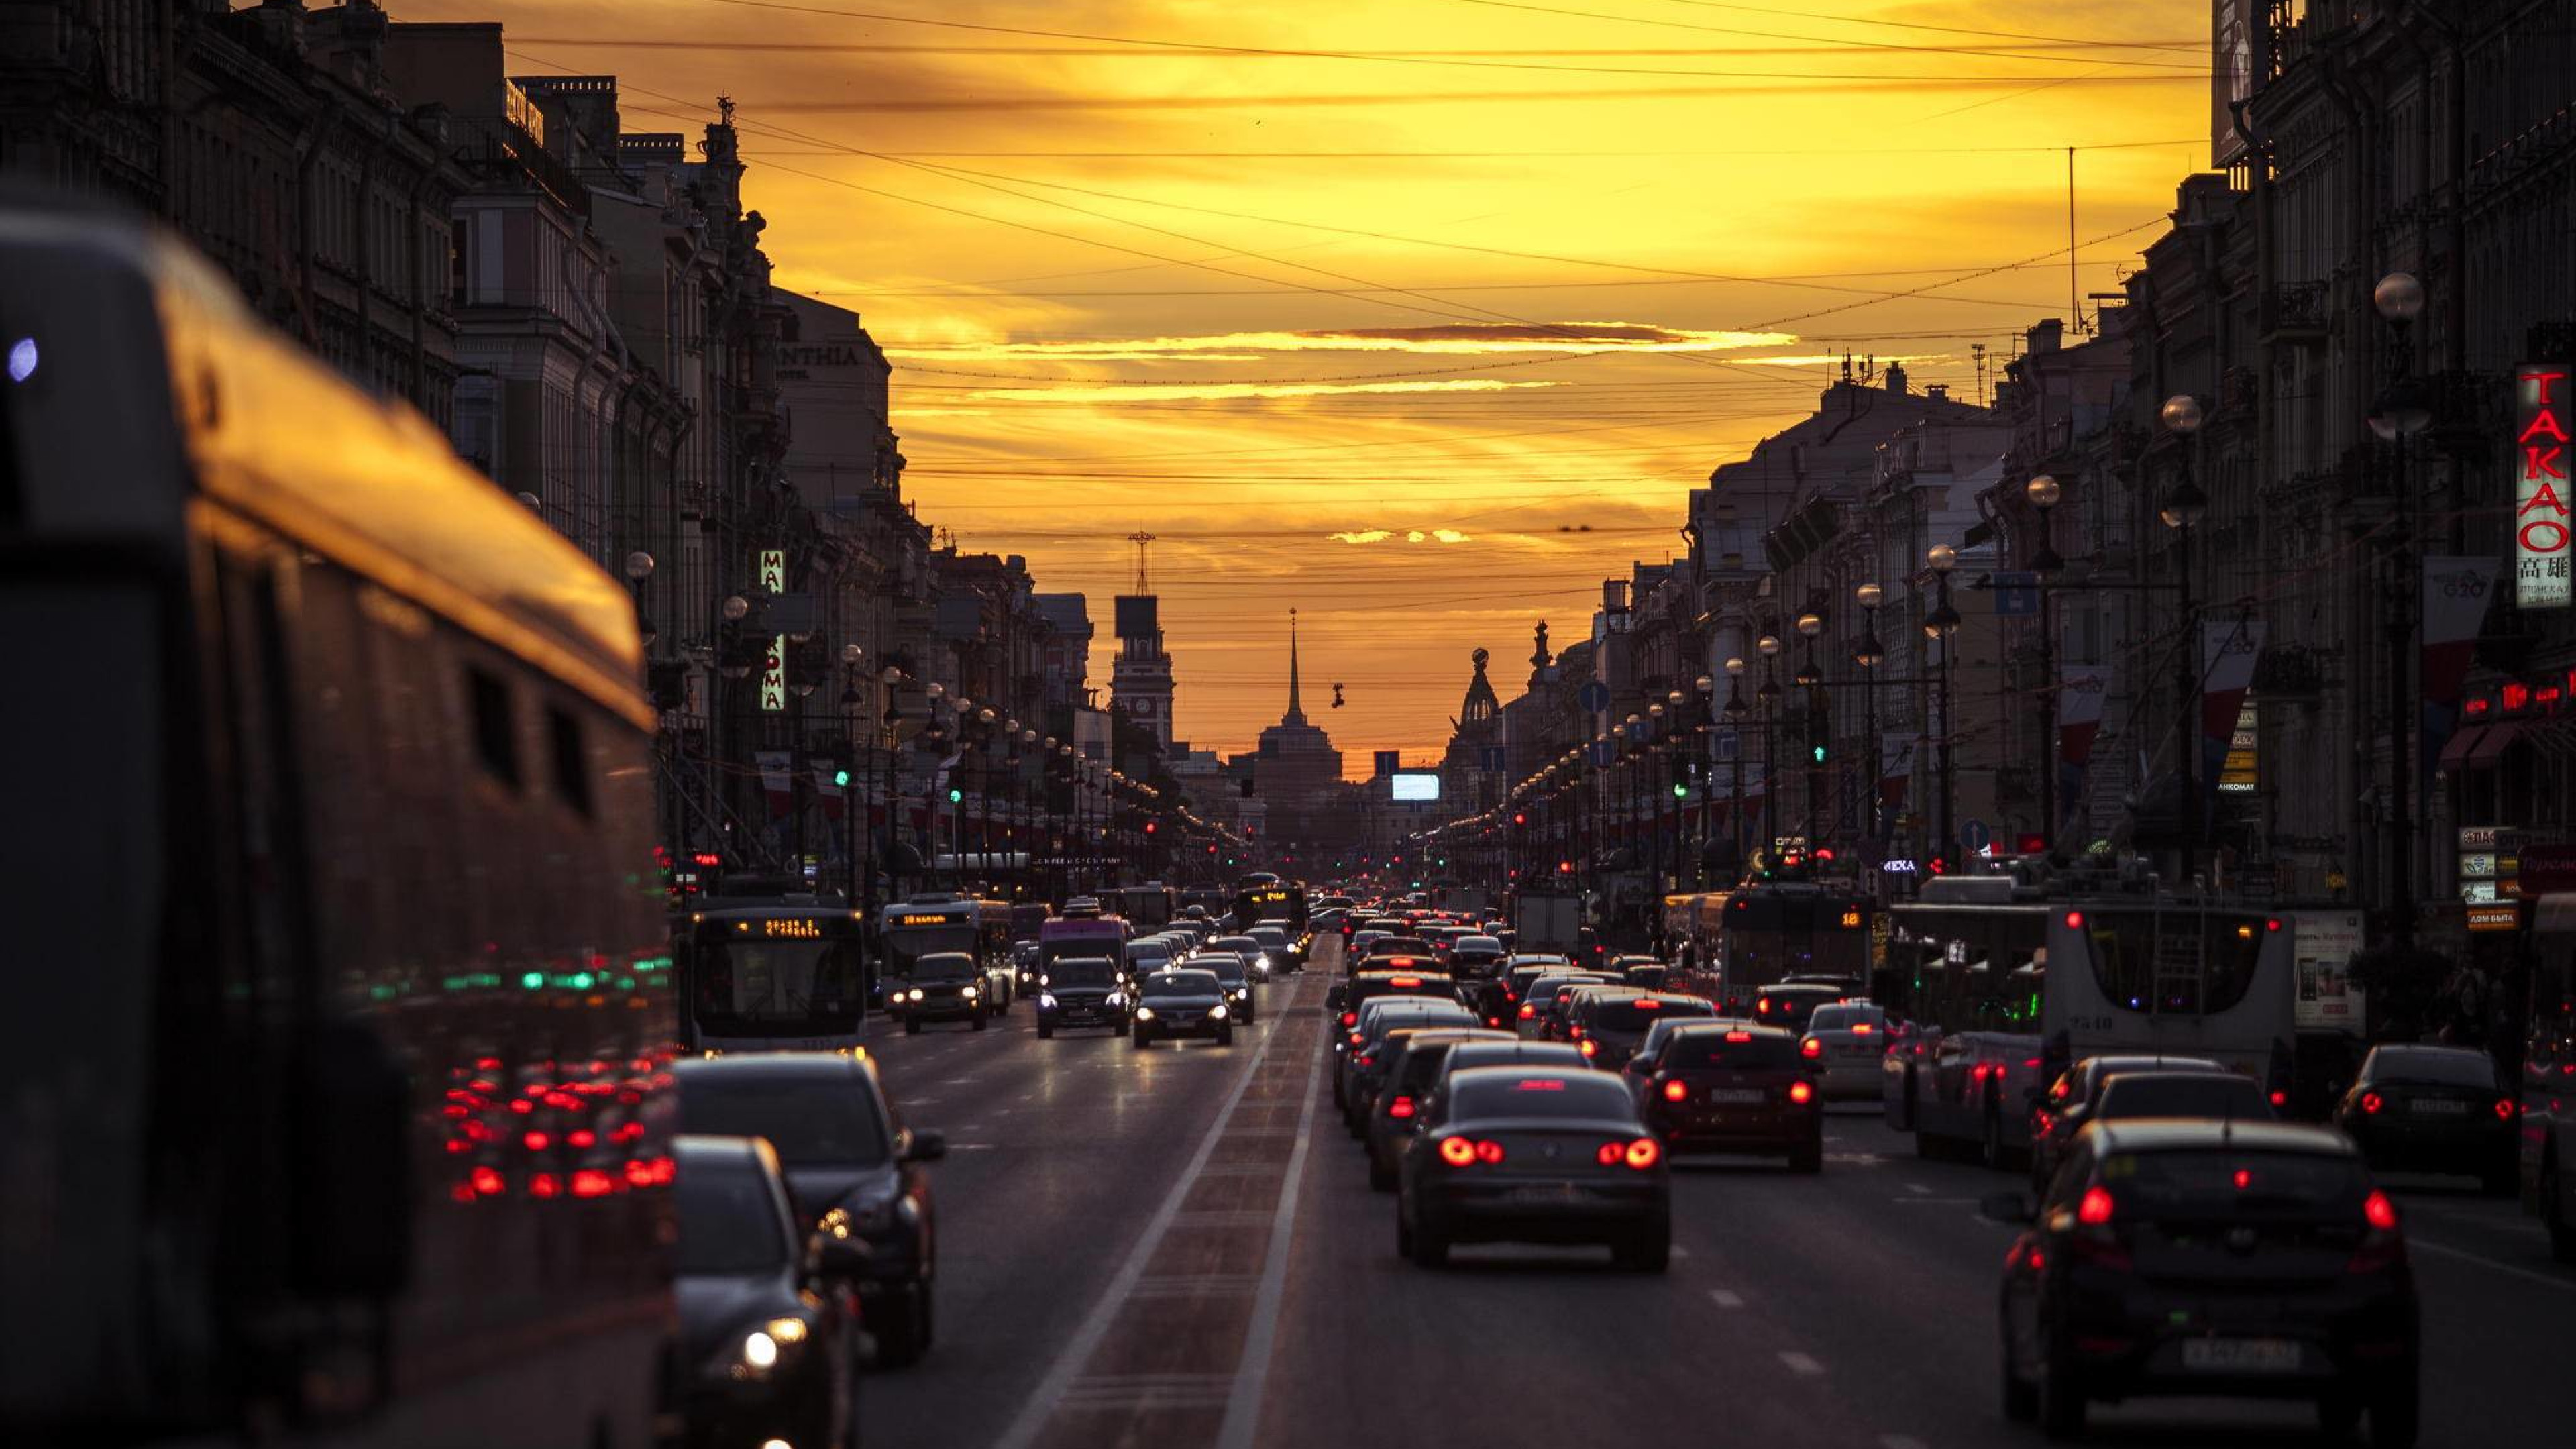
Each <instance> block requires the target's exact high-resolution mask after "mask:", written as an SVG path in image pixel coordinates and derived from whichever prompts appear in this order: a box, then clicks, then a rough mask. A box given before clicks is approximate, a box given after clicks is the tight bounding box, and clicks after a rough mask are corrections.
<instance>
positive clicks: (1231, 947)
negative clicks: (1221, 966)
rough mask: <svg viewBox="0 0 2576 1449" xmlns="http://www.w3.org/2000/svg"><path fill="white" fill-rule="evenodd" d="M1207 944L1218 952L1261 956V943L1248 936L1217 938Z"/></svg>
mask: <svg viewBox="0 0 2576 1449" xmlns="http://www.w3.org/2000/svg"><path fill="white" fill-rule="evenodd" d="M1208 944H1209V945H1211V946H1214V947H1216V948H1217V949H1218V950H1220V951H1250V952H1252V953H1253V954H1254V955H1256V956H1257V955H1259V954H1261V943H1260V942H1259V941H1256V940H1254V939H1252V938H1251V937H1250V936H1219V937H1217V938H1216V939H1215V940H1213V941H1210V942H1208Z"/></svg>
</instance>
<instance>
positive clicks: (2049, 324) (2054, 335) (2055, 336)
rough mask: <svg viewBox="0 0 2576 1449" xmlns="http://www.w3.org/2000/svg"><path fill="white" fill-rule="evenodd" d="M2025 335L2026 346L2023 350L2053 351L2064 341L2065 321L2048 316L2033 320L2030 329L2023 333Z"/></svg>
mask: <svg viewBox="0 0 2576 1449" xmlns="http://www.w3.org/2000/svg"><path fill="white" fill-rule="evenodd" d="M2025 337H2026V339H2027V342H2028V346H2027V348H2026V349H2025V350H2027V351H2030V352H2055V351H2056V350H2057V349H2058V348H2059V347H2060V346H2062V345H2064V343H2065V341H2066V323H2065V322H2064V320H2062V319H2060V318H2056V317H2050V318H2047V319H2045V320H2043V321H2039V322H2034V323H2032V324H2031V328H2030V331H2029V332H2028V333H2026V334H2025Z"/></svg>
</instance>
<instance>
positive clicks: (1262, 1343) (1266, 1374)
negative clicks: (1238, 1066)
mask: <svg viewBox="0 0 2576 1449" xmlns="http://www.w3.org/2000/svg"><path fill="white" fill-rule="evenodd" d="M1267 1041H1268V1039H1267V1038H1264V1044H1265V1045H1266V1044H1267ZM1323 1062H1324V1054H1323V1053H1322V1052H1316V1053H1314V1055H1313V1056H1311V1057H1310V1058H1309V1059H1308V1060H1307V1063H1306V1089H1305V1105H1303V1106H1302V1107H1300V1108H1298V1110H1297V1145H1296V1146H1294V1147H1291V1148H1290V1149H1288V1171H1287V1173H1286V1174H1285V1175H1284V1176H1282V1177H1281V1178H1280V1179H1279V1205H1278V1207H1277V1208H1276V1209H1275V1210H1274V1211H1273V1212H1272V1214H1271V1220H1270V1242H1269V1245H1268V1246H1267V1247H1266V1248H1264V1249H1263V1251H1262V1261H1261V1289H1260V1291H1259V1292H1257V1293H1255V1294H1254V1295H1253V1299H1252V1326H1251V1328H1250V1329H1249V1330H1248V1331H1246V1333H1245V1334H1244V1337H1243V1356H1242V1357H1241V1358H1239V1359H1237V1360H1235V1365H1234V1388H1233V1392H1232V1393H1231V1394H1229V1395H1228V1396H1227V1399H1226V1405H1225V1421H1224V1422H1223V1423H1222V1424H1220V1425H1218V1426H1217V1432H1216V1449H1251V1446H1252V1440H1253V1436H1254V1434H1256V1433H1257V1432H1258V1431H1259V1430H1260V1428H1261V1397H1262V1394H1263V1393H1264V1392H1265V1391H1266V1390H1267V1388H1268V1387H1269V1382H1270V1354H1271V1350H1272V1348H1273V1346H1274V1345H1275V1344H1276V1343H1277V1342H1278V1338H1279V1306H1280V1303H1281V1301H1282V1300H1283V1299H1285V1298H1286V1297H1287V1292H1288V1255H1289V1249H1290V1247H1291V1246H1292V1245H1293V1243H1294V1241H1295V1238H1296V1227H1297V1189H1298V1185H1299V1184H1301V1183H1302V1182H1304V1181H1305V1178H1306V1152H1307V1149H1308V1148H1310V1147H1312V1146H1313V1145H1314V1141H1315V1100H1316V1097H1317V1093H1316V1091H1315V1078H1316V1077H1317V1076H1319V1075H1321V1074H1322V1070H1323ZM1247 1080H1248V1078H1247Z"/></svg>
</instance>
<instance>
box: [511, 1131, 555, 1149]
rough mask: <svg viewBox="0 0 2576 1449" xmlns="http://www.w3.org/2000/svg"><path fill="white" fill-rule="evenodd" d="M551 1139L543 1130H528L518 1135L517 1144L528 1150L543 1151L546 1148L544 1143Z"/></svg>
mask: <svg viewBox="0 0 2576 1449" xmlns="http://www.w3.org/2000/svg"><path fill="white" fill-rule="evenodd" d="M553 1140H554V1139H553V1138H551V1137H548V1136H547V1135H546V1134H544V1133H543V1132H530V1133H527V1134H525V1135H524V1136H522V1137H520V1139H519V1144H520V1145H521V1146H523V1147H525V1148H527V1149H528V1150H529V1151H530V1152H543V1151H545V1150H546V1145H547V1144H548V1143H550V1142H552V1141H553Z"/></svg>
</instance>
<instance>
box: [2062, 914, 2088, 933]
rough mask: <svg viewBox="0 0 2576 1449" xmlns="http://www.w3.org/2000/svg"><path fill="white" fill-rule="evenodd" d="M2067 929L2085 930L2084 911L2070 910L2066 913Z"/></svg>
mask: <svg viewBox="0 0 2576 1449" xmlns="http://www.w3.org/2000/svg"><path fill="white" fill-rule="evenodd" d="M2066 929H2068V930H2070V931H2080V930H2083V929H2084V913H2083V912H2082V911H2068V912H2067V913H2066Z"/></svg>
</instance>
